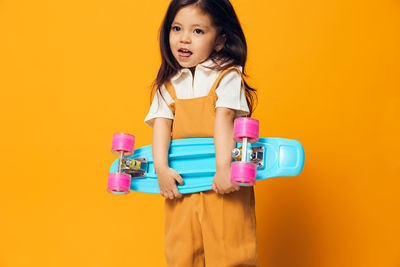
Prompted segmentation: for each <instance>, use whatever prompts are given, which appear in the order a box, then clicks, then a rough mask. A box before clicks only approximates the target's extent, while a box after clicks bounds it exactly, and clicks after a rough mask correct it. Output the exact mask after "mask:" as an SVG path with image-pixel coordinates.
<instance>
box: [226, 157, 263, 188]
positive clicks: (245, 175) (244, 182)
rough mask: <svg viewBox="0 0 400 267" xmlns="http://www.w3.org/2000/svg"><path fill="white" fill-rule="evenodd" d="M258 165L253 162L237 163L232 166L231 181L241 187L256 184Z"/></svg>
mask: <svg viewBox="0 0 400 267" xmlns="http://www.w3.org/2000/svg"><path fill="white" fill-rule="evenodd" d="M256 175H257V165H256V164H255V163H251V162H242V161H235V162H232V166H231V181H232V182H233V183H236V184H238V185H240V186H252V185H254V184H255V183H256Z"/></svg>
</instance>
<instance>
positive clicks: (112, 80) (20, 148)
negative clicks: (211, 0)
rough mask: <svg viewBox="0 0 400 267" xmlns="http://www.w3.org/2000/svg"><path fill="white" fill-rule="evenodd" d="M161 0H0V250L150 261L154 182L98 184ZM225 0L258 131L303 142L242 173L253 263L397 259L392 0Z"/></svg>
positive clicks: (157, 259) (134, 120) (136, 100)
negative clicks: (237, 31)
mask: <svg viewBox="0 0 400 267" xmlns="http://www.w3.org/2000/svg"><path fill="white" fill-rule="evenodd" d="M168 2H169V1H164V0H158V1H132V0H131V1H128V0H115V1H104V0H98V1H93V0H84V1H82V0H79V1H78V0H68V1H66V0H58V1H44V0H37V1H28V0H25V1H22V0H14V1H11V0H1V1H0V27H1V28H0V92H1V93H0V94H1V95H0V112H1V113H0V114H1V115H0V127H1V131H0V140H1V156H0V157H1V162H0V164H1V188H2V190H1V193H0V212H1V213H0V216H1V220H0V227H1V228H0V229H1V230H0V266H2V267H3V266H4V267H20V266H43V267H50V266H57V267H63V266H71V267H80V266H82V267H83V266H84V267H89V266H93V267H112V266H165V263H164V259H163V199H162V197H161V196H159V195H151V194H143V193H131V194H129V195H127V196H114V195H111V194H108V193H106V190H105V189H106V183H107V174H108V169H109V166H110V164H111V163H112V161H113V160H114V159H115V156H114V155H113V154H111V153H110V146H111V137H112V134H113V133H114V132H121V131H122V132H130V133H133V134H134V135H135V136H136V147H141V146H144V145H149V144H150V143H151V133H152V131H151V128H150V127H148V126H147V125H145V124H144V122H143V120H144V117H145V115H146V114H147V111H148V108H149V90H150V85H151V82H152V81H153V79H154V78H155V75H156V73H157V70H158V67H159V63H160V56H159V52H158V41H157V34H158V29H159V26H160V23H161V20H162V17H163V15H164V12H165V11H166V8H167V5H168ZM232 2H233V5H234V6H235V8H236V10H237V13H238V16H239V18H240V20H241V23H242V26H243V28H244V31H245V34H246V37H247V41H248V46H249V53H248V56H249V57H248V64H247V72H248V74H249V76H250V77H249V81H250V83H251V84H252V85H253V86H255V87H256V88H258V97H259V105H258V107H257V110H256V112H255V115H254V117H255V118H257V119H259V120H260V122H261V129H260V131H261V133H260V135H261V136H262V137H284V138H292V139H297V140H299V141H300V142H301V143H302V144H303V146H304V149H305V153H306V161H305V167H304V170H303V172H302V173H301V175H299V176H297V177H291V178H274V179H270V180H267V181H262V182H259V183H258V184H257V186H256V207H257V208H256V212H257V223H258V228H257V231H258V242H259V260H260V263H261V266H272V267H338V266H341V267H342V266H352V267H354V266H357V267H394V266H397V267H398V266H400V229H399V227H400V218H399V217H400V216H399V211H400V197H399V193H400V189H399V188H400V182H399V178H400V157H399V155H400V142H399V137H400V126H399V124H400V78H399V75H400V63H399V62H400V52H399V48H400V2H399V1H396V0H382V1H378V0H375V1H368V0H363V1H361V0H352V1H348V0H334V1H316V0H314V1H312V0H305V1H297V0H296V1H286V0H284V1H264V0H251V1H249V0H232Z"/></svg>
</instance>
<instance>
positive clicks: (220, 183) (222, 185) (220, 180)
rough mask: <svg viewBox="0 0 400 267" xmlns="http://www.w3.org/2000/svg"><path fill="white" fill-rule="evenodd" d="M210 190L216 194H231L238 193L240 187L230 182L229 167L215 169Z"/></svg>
mask: <svg viewBox="0 0 400 267" xmlns="http://www.w3.org/2000/svg"><path fill="white" fill-rule="evenodd" d="M212 189H213V190H214V191H215V193H217V194H228V193H231V192H235V191H239V189H240V186H239V185H237V184H234V183H232V182H231V168H230V166H227V167H224V168H217V171H216V173H215V176H214V180H213V183H212Z"/></svg>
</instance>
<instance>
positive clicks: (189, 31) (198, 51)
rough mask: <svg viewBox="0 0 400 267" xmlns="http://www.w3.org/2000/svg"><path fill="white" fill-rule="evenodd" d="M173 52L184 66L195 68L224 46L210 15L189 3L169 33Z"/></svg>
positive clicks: (179, 14)
mask: <svg viewBox="0 0 400 267" xmlns="http://www.w3.org/2000/svg"><path fill="white" fill-rule="evenodd" d="M169 43H170V46H171V51H172V54H173V55H174V57H175V59H176V61H177V62H178V63H179V65H180V66H181V67H183V68H193V67H195V66H197V64H199V63H202V62H203V61H206V60H207V59H208V58H209V56H210V54H211V53H212V52H213V50H216V51H219V50H221V49H222V48H223V46H224V38H223V37H222V36H220V35H219V34H218V31H217V28H216V27H215V26H214V25H213V22H212V18H211V16H210V15H208V14H206V13H204V12H203V11H202V10H201V9H200V8H198V7H196V6H194V5H189V6H186V7H183V8H181V9H180V10H179V11H178V13H177V14H176V16H175V18H174V21H173V22H172V25H171V31H170V33H169Z"/></svg>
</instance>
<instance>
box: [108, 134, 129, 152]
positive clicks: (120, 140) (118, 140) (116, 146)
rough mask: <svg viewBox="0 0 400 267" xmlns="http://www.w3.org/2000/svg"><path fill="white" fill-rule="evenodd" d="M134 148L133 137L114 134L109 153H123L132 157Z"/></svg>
mask: <svg viewBox="0 0 400 267" xmlns="http://www.w3.org/2000/svg"><path fill="white" fill-rule="evenodd" d="M134 146H135V136H133V135H131V134H127V133H115V134H114V135H113V139H112V145H111V151H112V152H113V153H118V152H120V151H123V152H125V153H126V155H132V154H133V150H134Z"/></svg>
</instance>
